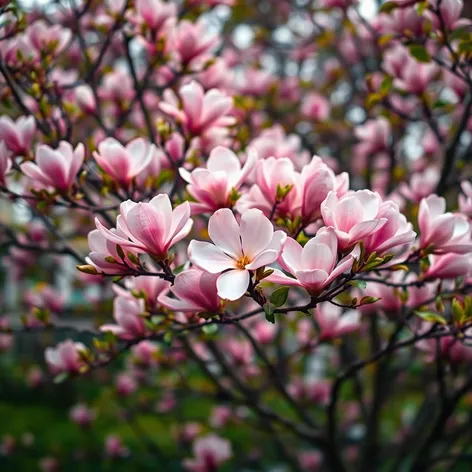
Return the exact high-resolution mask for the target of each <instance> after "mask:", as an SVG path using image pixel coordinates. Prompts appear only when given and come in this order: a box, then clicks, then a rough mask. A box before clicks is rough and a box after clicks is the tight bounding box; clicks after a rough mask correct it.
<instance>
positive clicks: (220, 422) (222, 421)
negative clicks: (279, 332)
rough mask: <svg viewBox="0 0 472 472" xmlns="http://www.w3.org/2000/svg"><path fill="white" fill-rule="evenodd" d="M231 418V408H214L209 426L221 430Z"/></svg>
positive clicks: (219, 406) (221, 406)
mask: <svg viewBox="0 0 472 472" xmlns="http://www.w3.org/2000/svg"><path fill="white" fill-rule="evenodd" d="M267 324H271V323H267ZM272 326H274V325H272ZM232 416H233V412H232V411H231V408H229V407H227V406H224V405H218V406H215V407H213V408H212V410H211V413H210V419H209V424H210V425H211V427H212V428H215V429H218V428H223V427H224V426H226V425H227V424H228V423H229V421H230V420H231V417H232Z"/></svg>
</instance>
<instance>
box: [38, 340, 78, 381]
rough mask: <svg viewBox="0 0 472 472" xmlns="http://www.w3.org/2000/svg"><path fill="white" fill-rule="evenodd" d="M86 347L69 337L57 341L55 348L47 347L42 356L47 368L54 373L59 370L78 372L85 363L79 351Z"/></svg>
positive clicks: (59, 371)
mask: <svg viewBox="0 0 472 472" xmlns="http://www.w3.org/2000/svg"><path fill="white" fill-rule="evenodd" d="M86 350H87V348H86V347H85V346H84V345H83V344H82V343H75V342H73V341H71V340H70V339H68V340H66V341H64V342H62V343H59V344H58V345H57V346H56V347H55V348H53V347H48V348H47V349H46V351H45V353H44V357H45V359H46V362H47V364H48V367H49V369H50V370H51V372H53V373H54V374H59V373H61V372H68V373H73V374H75V373H78V372H80V370H81V368H82V367H83V366H84V365H85V364H84V361H83V360H82V358H81V356H80V352H81V351H84V352H85V351H86Z"/></svg>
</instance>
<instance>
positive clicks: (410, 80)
mask: <svg viewBox="0 0 472 472" xmlns="http://www.w3.org/2000/svg"><path fill="white" fill-rule="evenodd" d="M438 71H439V69H438V66H437V65H436V64H434V63H430V64H424V63H422V62H418V61H417V60H416V59H414V58H413V57H411V56H409V57H408V59H407V62H406V64H404V65H403V69H402V72H401V76H400V77H399V78H396V79H395V80H394V85H395V87H397V88H399V89H402V90H404V91H406V92H409V93H412V94H415V95H421V94H422V93H424V92H425V91H426V89H427V88H428V86H429V84H430V83H431V82H432V80H433V78H434V76H435V75H436V74H437V73H438Z"/></svg>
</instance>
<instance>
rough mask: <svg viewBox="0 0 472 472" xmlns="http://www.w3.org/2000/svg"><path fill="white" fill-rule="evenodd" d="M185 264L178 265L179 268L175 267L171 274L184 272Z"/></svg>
mask: <svg viewBox="0 0 472 472" xmlns="http://www.w3.org/2000/svg"><path fill="white" fill-rule="evenodd" d="M184 267H185V264H181V265H179V267H176V268H175V269H174V270H173V271H172V272H174V275H178V274H180V273H181V272H182V271H183V270H184Z"/></svg>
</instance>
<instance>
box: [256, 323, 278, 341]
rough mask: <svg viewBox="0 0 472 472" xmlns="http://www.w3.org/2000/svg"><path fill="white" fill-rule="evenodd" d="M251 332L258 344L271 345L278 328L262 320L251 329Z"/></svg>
mask: <svg viewBox="0 0 472 472" xmlns="http://www.w3.org/2000/svg"><path fill="white" fill-rule="evenodd" d="M251 332H252V335H253V336H254V339H255V340H256V341H257V342H258V343H260V344H270V343H272V341H274V339H275V336H276V334H277V326H276V325H275V324H274V323H269V322H268V321H267V320H260V321H257V322H256V323H255V324H254V325H253V326H252V327H251Z"/></svg>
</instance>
